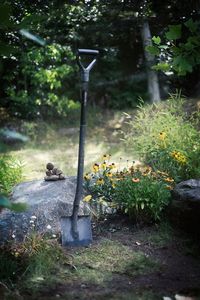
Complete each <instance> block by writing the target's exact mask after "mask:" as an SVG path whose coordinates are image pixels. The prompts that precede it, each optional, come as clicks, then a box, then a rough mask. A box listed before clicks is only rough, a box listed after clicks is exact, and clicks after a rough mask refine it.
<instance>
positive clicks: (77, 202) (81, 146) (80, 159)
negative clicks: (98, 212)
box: [72, 88, 87, 239]
mask: <svg viewBox="0 0 200 300" xmlns="http://www.w3.org/2000/svg"><path fill="white" fill-rule="evenodd" d="M81 99H82V101H81V120H80V133H79V154H78V171H77V186H76V194H75V199H74V206H73V213H72V233H73V235H74V238H76V239H77V238H78V230H77V219H78V211H79V205H80V201H81V198H82V194H83V172H84V152H85V151H84V148H85V135H86V105H87V89H86V88H84V89H83V90H82V97H81Z"/></svg>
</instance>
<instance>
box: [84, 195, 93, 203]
mask: <svg viewBox="0 0 200 300" xmlns="http://www.w3.org/2000/svg"><path fill="white" fill-rule="evenodd" d="M91 199H92V195H87V196H85V197H84V198H83V201H84V202H90V200H91Z"/></svg>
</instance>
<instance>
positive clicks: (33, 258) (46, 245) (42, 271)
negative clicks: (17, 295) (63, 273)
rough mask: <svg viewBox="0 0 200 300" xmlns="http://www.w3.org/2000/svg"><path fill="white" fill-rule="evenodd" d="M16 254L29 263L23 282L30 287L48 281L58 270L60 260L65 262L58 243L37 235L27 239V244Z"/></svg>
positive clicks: (34, 234) (18, 249)
mask: <svg viewBox="0 0 200 300" xmlns="http://www.w3.org/2000/svg"><path fill="white" fill-rule="evenodd" d="M16 253H18V255H19V257H20V256H21V257H24V258H25V259H26V261H27V268H26V271H25V273H24V274H23V276H24V278H23V280H24V285H25V286H28V287H30V286H31V285H33V286H37V285H39V284H41V282H43V281H44V280H48V278H49V277H50V275H51V274H52V272H53V271H55V270H56V269H57V266H58V264H59V263H60V260H61V259H62V260H63V261H64V254H63V252H62V249H61V247H60V245H59V244H58V243H57V241H56V240H55V239H52V240H50V239H49V240H48V239H47V238H45V237H44V236H42V235H39V234H36V233H33V234H32V235H31V236H30V237H27V238H26V240H25V242H24V243H23V244H22V245H19V246H18V248H16V252H15V254H16Z"/></svg>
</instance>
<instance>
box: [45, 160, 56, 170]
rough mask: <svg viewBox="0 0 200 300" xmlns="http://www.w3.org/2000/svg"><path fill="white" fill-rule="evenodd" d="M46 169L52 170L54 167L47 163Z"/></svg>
mask: <svg viewBox="0 0 200 300" xmlns="http://www.w3.org/2000/svg"><path fill="white" fill-rule="evenodd" d="M46 168H47V169H48V170H53V168H54V165H53V164H52V163H50V162H49V163H48V164H47V165H46Z"/></svg>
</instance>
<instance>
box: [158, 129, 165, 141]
mask: <svg viewBox="0 0 200 300" xmlns="http://www.w3.org/2000/svg"><path fill="white" fill-rule="evenodd" d="M166 137H167V134H166V132H164V131H161V132H160V133H159V139H160V140H162V141H164V140H165V139H166Z"/></svg>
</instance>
